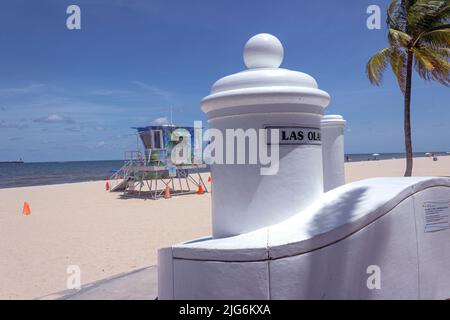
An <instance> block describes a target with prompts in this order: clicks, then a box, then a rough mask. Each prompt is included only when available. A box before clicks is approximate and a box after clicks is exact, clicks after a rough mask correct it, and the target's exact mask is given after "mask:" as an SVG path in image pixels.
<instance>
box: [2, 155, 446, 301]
mask: <svg viewBox="0 0 450 320" xmlns="http://www.w3.org/2000/svg"><path fill="white" fill-rule="evenodd" d="M403 170H404V160H401V159H399V160H382V161H368V162H355V163H347V164H346V179H347V182H352V181H356V180H361V179H365V178H370V177H379V176H402V175H403ZM414 175H415V176H433V175H436V176H450V156H447V157H440V158H439V161H437V162H433V161H432V159H430V158H417V159H415V162H414ZM0 199H1V201H0V228H1V230H0V259H1V263H0V299H32V298H38V297H42V296H45V295H48V294H51V293H54V292H58V291H62V290H65V289H66V279H67V274H66V270H67V267H68V266H69V265H78V266H80V268H81V272H82V273H81V279H82V284H86V283H89V282H92V281H96V280H99V279H103V278H105V277H109V276H112V275H115V274H118V273H122V272H128V271H132V270H135V269H138V268H141V267H145V266H149V265H154V264H155V263H156V250H157V248H159V247H162V246H166V245H170V244H173V243H177V242H180V241H183V240H188V239H192V238H196V237H200V236H205V235H208V234H210V232H211V227H210V225H211V218H210V210H211V205H210V202H211V201H210V194H204V195H195V194H194V195H186V196H180V197H173V198H171V199H170V200H165V199H160V200H156V201H153V200H143V199H136V198H131V199H123V198H121V197H120V193H109V192H106V191H105V182H104V181H99V182H84V183H74V184H60V185H51V186H37V187H23V188H11V189H0ZM24 201H28V202H29V203H30V206H31V215H30V216H24V215H22V205H23V202H24Z"/></svg>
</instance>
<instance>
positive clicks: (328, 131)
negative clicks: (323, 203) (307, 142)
mask: <svg viewBox="0 0 450 320" xmlns="http://www.w3.org/2000/svg"><path fill="white" fill-rule="evenodd" d="M345 123H346V121H345V120H344V119H343V118H342V116H340V115H326V116H324V117H323V118H322V155H323V186H324V191H325V192H327V191H330V190H332V189H334V188H337V187H339V186H342V185H344V184H345V166H344V165H345V164H344V162H345V161H344V157H345V154H344V129H345Z"/></svg>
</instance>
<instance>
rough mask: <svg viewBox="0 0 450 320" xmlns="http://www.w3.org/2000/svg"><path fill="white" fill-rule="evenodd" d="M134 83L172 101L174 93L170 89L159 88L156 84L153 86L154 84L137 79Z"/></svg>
mask: <svg viewBox="0 0 450 320" xmlns="http://www.w3.org/2000/svg"><path fill="white" fill-rule="evenodd" d="M132 83H133V84H134V85H136V86H138V87H139V88H141V89H143V90H145V91H147V92H149V93H151V94H154V95H157V96H160V97H162V98H164V99H166V100H167V101H171V100H172V98H173V97H172V94H171V93H170V92H169V91H166V90H164V89H161V88H158V87H156V86H152V85H149V84H146V83H144V82H141V81H137V80H134V81H132Z"/></svg>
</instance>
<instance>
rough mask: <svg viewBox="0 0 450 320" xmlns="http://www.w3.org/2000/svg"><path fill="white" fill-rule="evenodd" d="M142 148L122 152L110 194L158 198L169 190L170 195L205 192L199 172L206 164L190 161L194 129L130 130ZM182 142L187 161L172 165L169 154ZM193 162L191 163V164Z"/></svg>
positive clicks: (171, 127) (176, 127)
mask: <svg viewBox="0 0 450 320" xmlns="http://www.w3.org/2000/svg"><path fill="white" fill-rule="evenodd" d="M133 129H136V130H137V135H138V137H139V138H140V140H141V142H142V145H143V149H140V148H138V150H134V151H126V152H125V156H124V158H125V164H124V166H123V167H122V168H120V169H119V170H118V171H117V172H115V173H114V174H113V175H112V176H111V177H110V181H111V188H110V191H112V192H119V191H121V192H123V195H124V196H136V195H137V196H140V197H141V196H144V197H145V196H146V197H148V198H151V199H158V198H160V197H162V196H164V195H165V192H166V189H167V188H169V190H170V194H171V195H181V194H189V193H195V192H198V190H199V189H200V190H203V191H204V192H207V188H206V185H205V183H204V181H203V179H202V176H201V174H200V173H201V172H202V171H205V169H206V168H207V165H206V164H204V163H203V162H201V163H199V161H198V160H197V161H194V156H193V155H194V146H195V141H194V137H195V128H194V127H182V126H175V125H173V124H167V125H158V126H147V127H137V128H133ZM180 143H184V145H185V146H187V148H185V149H184V152H186V153H187V154H186V155H185V158H186V159H187V161H185V162H183V163H182V164H176V163H174V162H173V161H172V158H173V157H172V153H173V152H175V151H176V150H177V148H176V147H177V146H178V145H179V144H180ZM194 162H195V163H194Z"/></svg>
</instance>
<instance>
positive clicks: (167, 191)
mask: <svg viewBox="0 0 450 320" xmlns="http://www.w3.org/2000/svg"><path fill="white" fill-rule="evenodd" d="M169 198H170V188H169V185H166V191H165V192H164V199H169Z"/></svg>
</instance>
